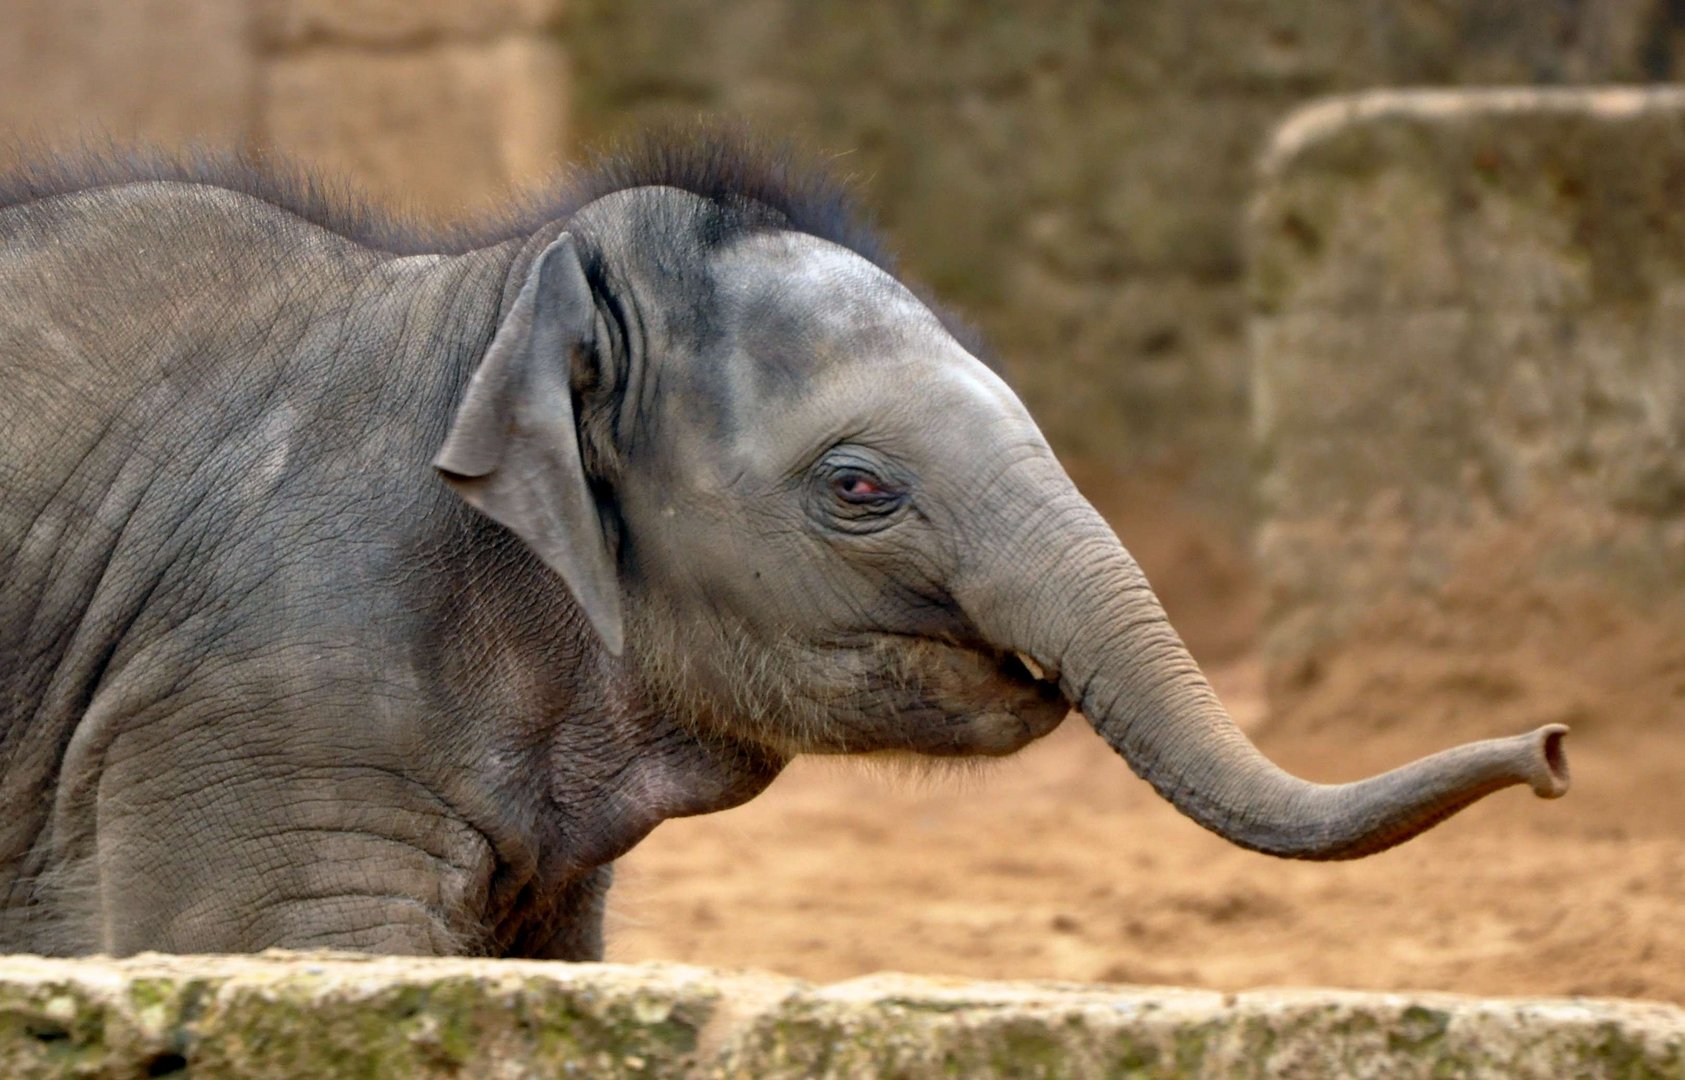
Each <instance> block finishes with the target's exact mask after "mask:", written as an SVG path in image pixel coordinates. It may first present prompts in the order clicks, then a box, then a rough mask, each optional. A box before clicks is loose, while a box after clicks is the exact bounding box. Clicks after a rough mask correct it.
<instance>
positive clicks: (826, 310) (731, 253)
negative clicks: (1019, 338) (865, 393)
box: [716, 231, 946, 374]
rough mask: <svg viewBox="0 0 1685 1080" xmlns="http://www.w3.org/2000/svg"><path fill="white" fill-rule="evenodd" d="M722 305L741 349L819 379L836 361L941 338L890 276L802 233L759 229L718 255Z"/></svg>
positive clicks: (931, 318)
mask: <svg viewBox="0 0 1685 1080" xmlns="http://www.w3.org/2000/svg"><path fill="white" fill-rule="evenodd" d="M716 281H717V283H718V286H719V296H720V301H721V306H722V308H723V309H724V314H725V318H726V320H727V322H728V324H729V325H730V327H731V329H732V330H733V332H734V334H735V336H736V338H737V344H738V346H739V348H740V349H741V350H742V351H743V352H744V353H745V354H747V355H749V356H752V357H754V358H756V359H757V360H759V361H761V362H763V363H768V364H781V365H783V366H784V367H786V368H788V369H791V370H793V371H794V370H801V369H805V372H806V373H810V374H819V373H821V372H822V370H823V369H824V368H825V367H828V366H830V365H833V364H846V363H849V362H852V361H855V360H860V359H866V358H869V357H871V356H874V355H878V354H883V353H888V352H892V351H901V350H902V349H904V348H905V347H907V346H909V345H913V344H915V343H917V342H919V341H920V340H924V341H929V340H931V339H934V338H937V337H946V334H945V333H944V332H943V330H942V326H941V324H940V323H939V322H938V321H937V320H936V317H935V316H934V315H932V314H931V312H930V310H929V309H928V308H926V307H925V306H924V305H923V304H921V303H919V301H918V298H917V297H915V296H913V294H912V293H911V292H909V291H908V290H907V288H906V287H905V286H904V285H902V284H901V283H900V282H899V281H897V280H895V278H894V277H892V276H890V275H889V274H886V273H884V272H883V271H882V270H880V269H878V268H877V267H876V266H874V265H872V264H871V263H869V262H867V261H866V260H865V259H862V258H861V257H860V256H858V255H856V254H854V253H853V252H852V251H849V250H848V249H846V248H843V247H840V246H838V245H836V244H832V243H829V242H828V241H825V240H820V239H818V238H816V237H812V236H807V235H805V234H802V233H792V232H776V231H769V232H762V233H756V234H752V235H750V236H748V237H745V238H744V239H742V240H741V241H739V242H737V243H736V244H733V245H732V246H731V247H730V248H728V249H727V250H726V251H724V252H723V253H722V254H721V257H720V260H719V264H718V266H717V270H716Z"/></svg>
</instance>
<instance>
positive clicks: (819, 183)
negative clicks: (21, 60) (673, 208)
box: [0, 120, 1000, 371]
mask: <svg viewBox="0 0 1685 1080" xmlns="http://www.w3.org/2000/svg"><path fill="white" fill-rule="evenodd" d="M8 151H9V152H8V154H7V155H5V156H9V157H11V158H12V159H13V160H17V161H22V162H23V164H22V165H20V166H17V167H16V168H13V169H9V170H0V209H5V208H7V207H11V206H18V205H22V204H24V203H28V202H34V201H36V200H40V199H47V198H52V197H54V196H58V195H68V194H73V193H76V192H82V191H91V190H95V189H99V188H109V187H119V186H122V185H125V184H134V183H144V182H148V181H165V182H170V181H173V182H178V183H189V184H205V185H209V186H212V187H219V188H224V189H227V190H230V191H236V192H239V193H241V194H244V195H248V196H251V197H252V198H254V199H259V200H261V201H263V202H266V203H269V204H271V205H273V206H278V207H280V208H281V209H283V210H286V211H287V212H288V213H291V214H294V215H296V216H298V217H300V218H302V219H304V220H306V221H309V222H311V223H312V224H315V225H317V226H318V227H320V228H323V229H326V230H328V231H330V232H333V233H336V234H338V235H340V236H343V237H345V238H346V239H348V240H351V241H353V242H354V243H358V244H361V245H363V246H364V247H367V248H371V249H373V250H377V251H383V252H388V253H390V254H394V255H423V254H458V253H461V252H465V251H471V250H474V249H476V248H482V247H489V246H491V245H493V244H499V243H503V242H504V241H507V240H513V239H517V238H519V237H523V236H529V235H531V234H533V233H534V232H536V231H538V230H539V229H541V228H543V227H544V226H545V225H547V224H550V223H552V222H556V221H565V220H567V219H569V218H572V217H573V215H574V214H576V213H578V212H579V210H580V209H581V208H582V207H584V206H586V205H587V204H589V203H591V202H594V201H595V200H597V199H600V198H602V197H603V196H605V195H611V194H613V193H615V192H617V191H625V190H628V189H630V188H636V187H647V186H662V187H672V188H677V189H679V190H681V191H687V192H690V193H691V194H693V195H697V196H700V197H701V198H704V199H707V200H709V201H711V202H714V203H716V204H718V205H719V206H720V207H721V208H722V209H725V210H727V211H728V213H727V214H725V215H722V218H723V219H725V220H734V219H742V220H745V221H749V220H753V221H755V222H758V223H761V224H766V223H770V224H772V225H774V226H776V227H778V228H785V229H790V230H793V231H796V232H801V233H806V234H809V235H811V236H814V237H817V238H819V239H821V240H827V241H829V242H831V243H834V244H838V245H840V246H842V247H844V248H847V249H848V250H849V251H852V252H854V253H855V254H856V255H859V256H860V257H861V258H863V259H866V260H867V261H868V262H871V263H873V264H874V265H876V266H877V267H879V268H880V269H882V270H884V271H886V272H887V273H891V274H895V273H896V266H895V259H894V258H893V257H892V256H891V254H890V252H889V249H888V246H887V245H886V244H885V242H884V240H883V238H882V235H881V234H880V233H879V232H878V230H877V229H876V228H875V227H874V226H873V225H872V223H871V222H870V220H869V218H868V216H867V215H866V214H865V213H864V211H863V210H862V208H861V206H860V203H859V200H858V198H857V197H856V196H855V194H854V191H853V189H852V186H851V183H850V181H849V180H848V179H847V178H845V177H839V176H838V175H837V174H836V173H835V172H833V171H832V170H831V169H829V168H826V167H825V166H824V165H823V164H822V163H821V162H820V161H819V160H818V159H817V158H816V156H815V155H814V154H812V153H810V152H806V151H803V150H801V149H799V148H798V147H796V146H795V145H794V144H792V143H791V142H790V141H788V140H783V139H776V138H771V137H768V136H765V135H761V134H757V133H755V132H753V131H751V130H750V129H749V128H747V127H746V126H744V125H742V124H737V123H730V122H724V121H717V120H696V121H692V122H689V123H674V124H668V125H665V126H658V127H655V128H652V129H650V130H648V131H645V132H642V133H640V134H637V135H635V136H631V137H629V138H625V139H622V140H620V141H618V142H614V143H611V144H610V145H609V146H608V147H607V148H606V150H604V151H602V152H599V153H596V154H593V155H587V157H586V158H585V161H584V163H583V164H582V165H579V166H577V167H574V168H570V169H563V170H561V171H560V172H559V174H558V176H557V177H556V178H554V179H552V180H550V181H547V182H543V183H540V184H537V185H534V186H532V187H530V188H528V189H527V190H526V191H524V192H522V193H517V194H516V195H514V196H513V197H512V198H511V199H509V200H508V201H507V205H506V206H505V207H504V208H502V209H500V210H497V211H495V212H491V213H489V214H483V215H479V216H477V217H473V218H470V219H468V220H465V221H462V222H456V223H445V224H439V223H436V222H431V221H427V220H425V219H424V218H423V217H422V216H421V215H419V214H417V213H415V212H413V211H409V210H405V209H402V208H398V209H394V208H392V207H390V206H385V205H382V204H380V203H378V202H376V201H374V200H372V199H370V198H369V197H367V196H366V195H364V194H362V193H361V192H359V191H358V189H357V187H356V185H354V184H352V183H351V182H349V181H348V180H346V179H345V178H344V177H343V176H341V175H338V174H336V173H334V172H333V171H331V170H324V169H318V168H313V167H306V166H303V165H300V164H299V163H297V162H295V161H293V160H292V159H290V158H288V157H286V156H285V155H281V154H274V153H270V152H267V151H260V150H252V149H242V150H228V149H209V148H204V147H198V148H189V149H186V150H183V151H180V152H168V151H164V150H160V149H157V148H154V147H146V146H135V145H125V144H124V143H122V142H119V141H117V140H115V139H110V138H97V137H95V138H88V139H85V140H83V141H82V143H81V144H80V145H79V146H78V147H76V148H75V149H74V150H72V151H69V152H65V153H43V152H36V153H31V152H29V148H27V147H21V146H18V145H13V146H11V147H8ZM746 211H751V212H746ZM914 291H915V293H917V294H918V295H919V297H920V299H921V300H923V301H924V302H925V303H926V304H927V305H928V306H929V307H930V308H931V310H932V311H934V312H935V313H936V315H937V316H938V318H940V319H941V320H942V322H943V324H944V325H945V326H947V328H948V330H949V332H950V333H952V334H953V335H954V336H955V338H957V339H958V340H959V342H960V343H961V344H962V345H963V346H964V347H966V348H967V349H968V350H970V351H971V352H972V354H973V355H976V356H978V357H980V358H981V359H983V361H984V363H986V364H988V365H989V366H990V367H991V368H994V369H995V370H996V371H999V370H1000V365H999V363H998V362H997V361H996V360H995V358H994V357H993V356H991V355H990V354H989V352H988V350H987V349H986V347H985V346H984V344H983V342H982V339H981V337H980V336H979V335H978V334H977V333H976V331H975V330H974V329H973V328H972V327H971V326H970V325H969V324H968V323H967V322H966V321H964V320H962V319H960V318H957V317H956V316H955V315H954V313H953V312H951V311H949V310H947V309H946V308H945V307H944V306H943V305H941V304H939V303H936V302H934V301H933V300H932V299H931V298H930V297H929V296H928V295H926V294H925V292H924V291H923V290H920V289H917V288H915V289H914Z"/></svg>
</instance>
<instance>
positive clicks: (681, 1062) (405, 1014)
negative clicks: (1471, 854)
mask: <svg viewBox="0 0 1685 1080" xmlns="http://www.w3.org/2000/svg"><path fill="white" fill-rule="evenodd" d="M459 1073H466V1074H467V1075H477V1076H496V1077H539V1076H544V1077H551V1076H591V1077H619V1076H627V1077H631V1076H641V1077H757V1078H759V1077H775V1078H776V1077H790V1078H797V1077H877V1076H888V1075H893V1076H897V1077H904V1078H909V1080H916V1078H920V1077H949V1076H967V1077H987V1076H1012V1077H1055V1076H1057V1077H1074V1076H1119V1077H1225V1078H1226V1077H1253V1076H1256V1077H1264V1076H1294V1077H1299V1078H1315V1077H1339V1078H1342V1080H1344V1078H1362V1077H1388V1078H1402V1077H1437V1076H1458V1077H1488V1076H1489V1077H1505V1078H1525V1077H1540V1078H1544V1077H1551V1078H1555V1077H1562V1076H1575V1077H1677V1076H1680V1075H1682V1074H1685V1011H1681V1010H1680V1009H1677V1008H1674V1007H1672V1006H1668V1005H1661V1004H1652V1003H1644V1002H1630V1001H1600V1000H1590V999H1543V998H1541V999H1480V998H1468V997H1457V996H1451V995H1435V994H1368V993H1355V992H1341V991H1298V990H1294V991H1258V992H1251V993H1244V994H1230V995H1225V994H1219V993H1214V992H1207V991H1193V990H1176V989H1144V988H1136V987H1101V986H1081V985H1071V984H1050V983H977V982H967V981H960V980H941V979H931V978H914V977H909V976H899V975H883V976H874V977H871V978H866V979H858V980H854V981H851V982H844V983H838V984H835V985H831V986H812V985H810V984H806V983H802V982H798V981H796V980H792V979H787V978H782V977H779V976H773V975H760V974H749V973H727V972H715V971H709V970H706V969H702V968H694V967H680V966H669V965H652V966H622V965H612V964H582V965H564V964H544V963H531V962H514V961H476V960H414V959H408V958H397V957H360V956H346V955H313V954H284V953H266V954H264V955H262V956H257V957H215V956H212V957H168V956H158V955H152V954H148V955H143V956H138V957H134V958H131V959H127V960H118V961H112V960H101V959H93V960H47V959H41V958H39V957H27V956H19V957H9V958H6V959H4V960H3V961H0V1075H4V1076H7V1077H12V1078H16V1080H33V1078H46V1077H54V1078H57V1077H72V1076H77V1077H80V1076H170V1075H180V1076H183V1077H188V1076H191V1077H195V1078H199V1077H247V1076H250V1077H265V1078H268V1080H288V1078H293V1077H297V1078H305V1077H308V1078H311V1080H317V1078H325V1077H337V1076H357V1077H367V1076H402V1077H434V1076H439V1077H443V1076H456V1075H458V1074H459Z"/></svg>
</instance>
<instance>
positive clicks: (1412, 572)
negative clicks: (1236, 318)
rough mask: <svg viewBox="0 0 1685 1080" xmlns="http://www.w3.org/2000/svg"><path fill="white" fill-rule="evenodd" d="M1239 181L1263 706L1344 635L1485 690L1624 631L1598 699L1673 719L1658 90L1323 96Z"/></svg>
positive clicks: (1683, 403)
mask: <svg viewBox="0 0 1685 1080" xmlns="http://www.w3.org/2000/svg"><path fill="white" fill-rule="evenodd" d="M1263 173H1264V178H1263V186H1262V189H1261V192H1260V194H1259V196H1258V198H1257V201H1256V203H1255V205H1254V208H1253V215H1252V220H1251V226H1252V228H1251V238H1252V255H1253V262H1252V269H1251V294H1252V303H1253V319H1252V324H1251V338H1252V348H1253V357H1252V360H1253V386H1254V407H1255V418H1254V419H1255V425H1256V430H1257V432H1258V434H1259V437H1260V441H1261V445H1262V451H1263V463H1264V474H1263V478H1262V487H1261V491H1260V495H1261V503H1262V511H1263V522H1262V527H1261V532H1260V552H1261V561H1262V568H1263V571H1264V573H1265V575H1266V577H1267V581H1268V597H1269V610H1268V612H1267V613H1266V616H1265V618H1266V622H1267V631H1266V642H1265V644H1266V650H1267V658H1268V662H1269V663H1270V665H1271V669H1272V675H1271V679H1272V683H1273V684H1275V685H1276V686H1278V687H1279V686H1281V685H1284V684H1285V685H1288V686H1290V687H1291V685H1292V684H1294V683H1295V682H1296V681H1297V682H1300V683H1314V682H1316V681H1317V680H1318V679H1319V678H1321V677H1323V676H1324V675H1325V674H1326V673H1327V671H1328V669H1329V666H1330V662H1329V660H1328V657H1327V655H1326V654H1327V652H1328V650H1329V649H1331V648H1344V647H1346V646H1348V645H1350V644H1351V643H1352V642H1354V641H1358V640H1360V639H1362V638H1363V637H1364V636H1365V635H1366V634H1367V635H1368V636H1370V637H1373V638H1375V639H1376V640H1387V641H1392V642H1397V641H1399V640H1401V639H1402V638H1406V637H1413V638H1414V639H1416V640H1418V641H1419V642H1420V643H1421V644H1423V645H1424V646H1427V647H1438V648H1439V649H1440V651H1442V652H1447V651H1454V652H1457V653H1459V654H1461V655H1462V656H1463V657H1464V658H1465V659H1466V660H1468V661H1469V662H1471V663H1472V664H1474V665H1475V668H1474V669H1471V670H1484V671H1485V673H1486V674H1485V676H1484V678H1485V680H1486V681H1487V682H1491V680H1492V679H1493V678H1494V677H1495V676H1494V669H1493V667H1492V666H1491V665H1486V666H1485V667H1484V668H1481V659H1482V658H1483V657H1485V658H1492V657H1497V656H1499V655H1500V654H1503V653H1505V652H1507V651H1511V650H1513V648H1514V647H1515V646H1516V645H1517V644H1518V643H1527V642H1533V643H1537V642H1542V641H1545V640H1547V639H1549V638H1550V637H1551V636H1552V635H1553V634H1555V635H1557V636H1561V637H1563V639H1564V640H1565V641H1566V640H1569V639H1572V640H1573V641H1575V642H1577V643H1578V646H1579V651H1581V652H1585V651H1586V650H1587V649H1588V647H1590V646H1593V645H1595V642H1596V640H1597V639H1599V638H1609V637H1611V636H1612V635H1613V634H1615V633H1617V632H1624V630H1622V629H1621V628H1623V627H1630V626H1634V625H1636V626H1641V627H1647V628H1648V629H1649V631H1650V632H1651V633H1652V636H1653V638H1654V640H1653V641H1651V642H1648V643H1647V642H1645V641H1642V640H1638V639H1636V638H1634V639H1633V640H1631V641H1629V642H1628V645H1627V646H1626V647H1623V649H1622V650H1621V656H1620V657H1619V658H1618V662H1619V663H1620V664H1622V665H1623V670H1622V674H1621V676H1620V680H1621V683H1622V684H1623V686H1624V687H1626V688H1630V687H1632V686H1635V685H1652V686H1658V687H1661V688H1662V690H1664V691H1665V690H1667V689H1668V687H1672V688H1673V689H1672V691H1671V692H1672V694H1673V696H1672V698H1671V699H1669V700H1671V701H1672V702H1673V703H1674V705H1675V706H1677V705H1678V704H1679V702H1680V700H1681V696H1682V695H1685V670H1681V668H1680V666H1679V664H1678V658H1679V654H1680V641H1679V640H1678V639H1677V638H1678V635H1679V634H1680V633H1681V627H1680V626H1678V625H1677V624H1678V622H1679V620H1678V618H1677V617H1678V615H1679V613H1680V612H1682V611H1685V198H1682V196H1685V91H1680V90H1677V89H1670V90H1651V91H1646V90H1638V89H1601V90H1583V91H1581V90H1551V91H1543V90H1491V91H1467V92H1462V91H1419V92H1408V93H1403V92H1400V93H1388V92H1377V93H1373V94H1367V95H1359V96H1356V97H1349V98H1340V99H1334V100H1331V101H1326V102H1323V103H1320V104H1317V105H1313V106H1310V107H1307V108H1306V109H1305V110H1303V111H1301V112H1300V113H1298V114H1297V115H1295V116H1294V117H1293V118H1291V119H1289V120H1288V121H1287V122H1286V123H1285V124H1284V125H1283V126H1282V127H1281V129H1280V130H1279V132H1278V133H1277V135H1276V138H1275V142H1274V144H1273V146H1272V148H1271V149H1270V151H1269V153H1268V155H1267V157H1266V159H1265V163H1264V168H1263ZM1611 628H1613V629H1611ZM1646 653H1648V656H1649V659H1647V660H1646V659H1644V657H1645V656H1646ZM1669 657H1671V658H1672V659H1671V660H1669ZM1634 658H1638V659H1637V660H1636V661H1635V660H1634ZM1372 660H1373V658H1372V657H1371V658H1368V659H1367V660H1366V664H1367V666H1368V667H1369V668H1370V669H1372V670H1373V669H1374V668H1375V667H1376V665H1375V664H1374V663H1372V662H1370V661H1372ZM1635 662H1636V663H1637V666H1636V667H1630V665H1631V664H1632V663H1635ZM1409 664H1410V665H1412V666H1416V667H1420V658H1419V657H1416V658H1412V659H1411V660H1410V661H1409ZM1545 666H1547V667H1548V666H1551V665H1545ZM1605 666H1606V665H1605ZM1581 674H1583V675H1584V678H1585V679H1596V678H1598V677H1599V672H1598V671H1595V670H1588V671H1586V672H1584V673H1581ZM1506 678H1507V676H1506ZM1518 678H1521V677H1520V676H1518ZM1500 681H1501V680H1500ZM1522 681H1525V679H1524V678H1522ZM1485 689H1486V690H1490V689H1491V687H1490V686H1487V687H1485ZM1619 689H1621V687H1612V688H1611V694H1612V693H1614V692H1616V691H1617V690H1619ZM1396 690H1397V688H1396V687H1395V693H1396ZM1471 690H1472V691H1474V692H1475V693H1474V695H1473V696H1479V692H1480V691H1481V690H1482V688H1481V687H1472V688H1471ZM1400 696H1406V695H1400ZM1488 696H1490V695H1488ZM1607 696H1608V695H1605V697H1607ZM1663 696H1664V698H1665V697H1666V696H1667V695H1666V694H1664V695H1663ZM1662 704H1663V706H1664V707H1665V706H1666V701H1664V702H1663V703H1662ZM1664 711H1676V709H1675V710H1665V708H1664ZM1557 718H1558V719H1573V717H1557ZM1635 719H1636V718H1635Z"/></svg>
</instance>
